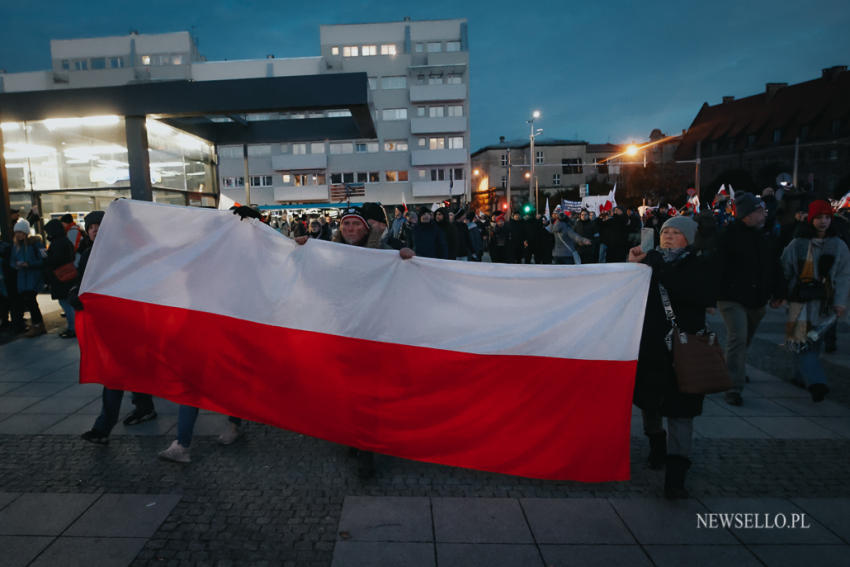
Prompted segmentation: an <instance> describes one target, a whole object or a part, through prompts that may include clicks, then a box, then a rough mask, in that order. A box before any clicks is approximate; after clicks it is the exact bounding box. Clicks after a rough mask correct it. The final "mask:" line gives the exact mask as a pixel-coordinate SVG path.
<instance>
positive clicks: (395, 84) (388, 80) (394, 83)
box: [381, 77, 407, 89]
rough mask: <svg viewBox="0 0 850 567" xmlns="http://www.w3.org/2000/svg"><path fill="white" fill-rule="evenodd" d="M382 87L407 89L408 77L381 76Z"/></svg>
mask: <svg viewBox="0 0 850 567" xmlns="http://www.w3.org/2000/svg"><path fill="white" fill-rule="evenodd" d="M381 88H382V89H406V88H407V77H381Z"/></svg>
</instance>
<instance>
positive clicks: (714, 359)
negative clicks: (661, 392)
mask: <svg viewBox="0 0 850 567" xmlns="http://www.w3.org/2000/svg"><path fill="white" fill-rule="evenodd" d="M658 291H659V292H660V293H661V302H662V303H663V304H664V312H665V313H666V314H667V320H668V321H669V322H670V332H669V333H668V334H667V337H666V341H667V348H668V350H672V351H673V370H674V371H675V374H676V385H677V386H678V389H679V391H680V392H681V393H683V394H714V393H717V392H725V391H726V390H729V389H731V388H732V379H731V378H730V376H729V369H728V368H727V367H726V359H725V357H724V356H723V350H722V349H721V348H720V344H719V343H718V342H717V335H716V334H714V333H712V332H710V331H709V330H708V329H703V330H702V331H700V332H698V333H686V332H684V331H682V330H681V329H679V325H678V324H677V323H676V314H675V313H673V307H672V306H671V305H670V297H669V296H668V295H667V290H666V289H665V288H664V286H663V285H661V284H658Z"/></svg>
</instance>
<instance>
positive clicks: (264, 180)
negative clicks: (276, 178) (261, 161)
mask: <svg viewBox="0 0 850 567" xmlns="http://www.w3.org/2000/svg"><path fill="white" fill-rule="evenodd" d="M271 186H272V176H271V175H252V176H251V187H271Z"/></svg>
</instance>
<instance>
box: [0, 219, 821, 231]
mask: <svg viewBox="0 0 850 567" xmlns="http://www.w3.org/2000/svg"><path fill="white" fill-rule="evenodd" d="M831 224H832V215H818V216H816V217H815V218H813V219H812V226H813V227H815V230H816V231H818V232H826V231H827V230H828V229H829V225H831ZM16 234H17V233H16Z"/></svg>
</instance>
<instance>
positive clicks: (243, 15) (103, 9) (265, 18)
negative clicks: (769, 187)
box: [0, 0, 850, 149]
mask: <svg viewBox="0 0 850 567" xmlns="http://www.w3.org/2000/svg"><path fill="white" fill-rule="evenodd" d="M0 3H2V4H1V5H0V68H4V69H6V70H7V71H8V72H18V71H31V70H38V69H46V68H48V67H49V65H50V55H49V53H50V44H49V41H50V39H67V38H74V37H91V36H101V35H123V34H126V33H128V32H129V31H130V30H131V29H137V30H139V31H140V32H141V33H159V32H168V31H179V30H189V29H191V30H193V31H194V33H195V34H196V35H197V37H198V38H199V43H200V50H201V53H203V54H204V55H206V56H207V58H208V59H211V60H213V59H225V58H227V59H243V58H262V57H265V56H266V54H268V53H274V54H275V55H276V56H277V57H300V56H312V55H318V52H319V25H320V24H339V23H361V22H378V21H398V20H401V19H402V18H404V17H405V16H410V17H411V18H413V19H414V20H417V19H440V18H467V19H468V20H469V39H470V59H471V62H470V75H471V80H470V90H471V94H470V100H471V111H470V120H471V135H472V147H473V149H476V148H478V147H480V146H483V145H487V144H491V143H496V142H497V141H498V137H499V136H500V135H504V136H506V137H508V138H518V137H523V136H527V135H528V130H527V124H526V122H525V121H526V119H527V118H528V116H529V115H530V113H531V111H532V110H533V109H536V108H539V109H540V110H541V112H542V114H543V116H542V118H541V119H540V121H539V125H540V127H542V128H543V129H544V133H543V137H556V138H579V139H584V140H588V141H590V142H597V143H598V142H607V141H610V142H626V141H630V140H643V139H646V138H647V136H648V135H649V132H650V131H651V130H652V129H653V128H661V129H662V130H663V131H664V132H666V133H677V132H679V131H681V130H682V129H684V128H687V127H688V126H689V125H690V123H691V121H692V120H693V118H694V116H695V115H696V113H697V112H698V110H699V108H700V106H701V105H702V103H703V102H706V101H708V102H709V103H710V104H716V103H719V102H720V99H721V97H722V96H723V95H735V96H736V97H743V96H748V95H751V94H756V93H758V92H760V91H761V90H763V89H764V85H765V83H767V82H788V83H795V82H800V81H805V80H809V79H813V78H816V77H818V76H819V75H820V70H821V68H823V67H830V66H832V65H847V64H850V33H848V31H847V30H849V29H850V2H848V1H847V0H810V1H808V2H798V1H794V2H791V1H789V0H714V1H713V2H681V1H645V2H633V1H625V0H610V1H607V2H590V1H587V0H584V1H582V2H575V1H572V0H563V1H560V2H558V1H550V0H538V1H535V2H529V3H522V2H516V1H511V2H508V1H503V0H489V1H481V0H467V1H466V2H458V1H457V0H454V1H449V0H430V1H427V2H405V1H397V2H394V3H392V2H385V1H374V0H359V1H353V0H349V1H348V2H344V1H338V0H325V1H322V2H297V3H296V2H286V1H280V0H278V1H267V0H254V1H243V2H234V1H224V0H207V1H205V2H181V1H179V0H171V1H168V2H166V1H162V0H150V1H147V2H138V1H136V2H123V1H115V0H112V1H104V0H89V1H86V2H74V1H68V0H65V1H56V0H44V1H38V0H33V1H19V2H13V1H12V0H0ZM193 26H194V27H193Z"/></svg>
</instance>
